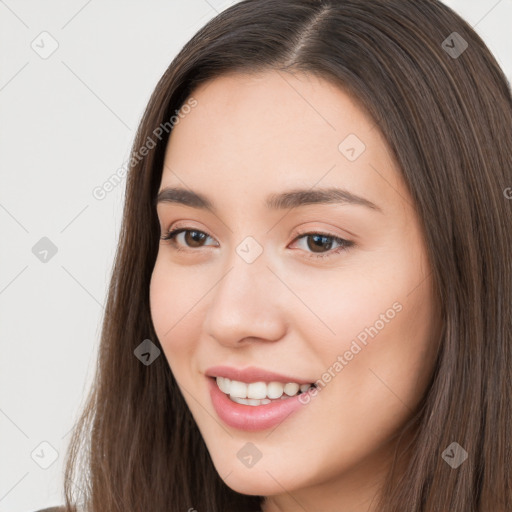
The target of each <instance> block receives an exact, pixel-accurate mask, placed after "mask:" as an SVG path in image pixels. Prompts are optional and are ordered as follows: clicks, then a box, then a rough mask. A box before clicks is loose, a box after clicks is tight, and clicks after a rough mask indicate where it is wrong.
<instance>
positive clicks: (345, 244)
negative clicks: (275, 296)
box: [160, 228, 354, 260]
mask: <svg viewBox="0 0 512 512" xmlns="http://www.w3.org/2000/svg"><path fill="white" fill-rule="evenodd" d="M192 231H195V232H197V233H202V234H204V235H206V236H208V237H210V238H212V237H211V236H210V235H209V234H208V233H206V232H204V231H200V230H199V229H187V228H176V229H173V230H171V231H168V232H167V233H166V234H165V235H163V236H161V237H160V239H161V240H170V241H171V242H172V245H173V248H174V249H175V250H176V251H185V252H189V250H191V251H194V248H190V247H189V248H188V249H184V248H183V247H180V246H179V245H178V244H177V243H176V240H175V237H176V236H177V235H178V234H180V233H182V232H192ZM313 235H320V236H322V237H325V238H329V239H332V240H333V241H334V242H337V243H338V244H340V247H338V248H336V249H329V250H328V251H327V252H325V253H322V254H315V253H311V252H310V253H309V256H307V257H308V258H312V259H315V260H318V259H321V258H329V257H332V256H334V255H336V254H339V253H341V252H343V251H348V250H349V249H350V248H351V247H352V246H353V245H354V242H352V241H350V240H345V239H343V238H340V237H337V236H334V235H332V234H329V233H322V232H316V231H313V232H304V233H297V236H296V237H295V238H294V240H293V241H294V242H295V241H296V240H299V239H301V238H304V237H307V236H313Z"/></svg>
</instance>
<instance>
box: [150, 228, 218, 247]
mask: <svg viewBox="0 0 512 512" xmlns="http://www.w3.org/2000/svg"><path fill="white" fill-rule="evenodd" d="M181 233H183V235H184V236H183V240H182V241H180V242H179V243H178V241H177V240H176V239H177V237H178V235H180V234H181ZM160 238H161V240H171V241H172V243H173V244H175V245H177V246H178V247H179V246H180V245H184V246H185V247H186V248H189V249H194V248H199V247H202V246H203V245H204V242H205V240H206V239H207V238H211V237H210V235H208V234H207V233H204V232H203V231H199V230H197V229H186V228H178V229H174V230H172V231H169V232H168V233H167V234H166V235H163V236H161V237H160Z"/></svg>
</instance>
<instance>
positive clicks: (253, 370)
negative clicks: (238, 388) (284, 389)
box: [205, 366, 313, 384]
mask: <svg viewBox="0 0 512 512" xmlns="http://www.w3.org/2000/svg"><path fill="white" fill-rule="evenodd" d="M205 375H207V376H208V377H227V378H228V379H231V380H238V381H240V382H245V383H247V384H249V383H251V382H281V383H283V384H287V383H288V382H296V383H297V384H311V383H312V382H313V381H311V380H304V379H300V378H298V377H293V376H289V375H283V374H280V373H275V372H272V371H269V370H264V369H263V368H257V367H256V366H248V367H247V368H235V367H233V366H212V367H210V368H208V369H207V370H206V372H205Z"/></svg>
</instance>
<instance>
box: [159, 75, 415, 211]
mask: <svg viewBox="0 0 512 512" xmlns="http://www.w3.org/2000/svg"><path fill="white" fill-rule="evenodd" d="M191 96H192V97H193V98H194V99H195V100H196V101H197V105H196V106H195V107H194V108H193V109H191V110H190V111H189V112H188V113H187V114H185V115H183V117H182V118H181V119H180V121H179V123H178V124H177V125H176V126H175V127H174V128H173V131H172V133H171V137H170V139H169V143H168V146H167V150H166V157H165V166H164V170H163V175H162V186H168V185H178V184H180V185H182V186H183V185H184V186H189V187H191V188H194V189H195V190H198V189H200V190H203V191H204V192H205V193H207V191H208V189H209V188H212V187H215V189H216V191H218V190H219V189H222V191H223V193H224V194H225V197H226V198H228V197H229V196H230V194H231V195H232V198H233V199H235V198H236V197H240V195H241V194H243V195H244V196H245V197H254V196H260V197H263V196H266V195H268V194H269V193H272V192H275V191H277V190H279V189H289V188H292V187H297V186H299V185H300V186H301V187H308V186H309V187H314V186H315V185H317V184H318V185H319V186H320V185H321V186H326V187H331V186H334V187H335V186H340V187H343V188H345V189H348V190H351V191H353V192H354V193H356V194H359V195H365V196H366V197H368V199H369V200H371V201H373V202H375V203H380V204H383V203H386V202H387V203H389V205H392V204H395V205H396V204H397V203H399V202H403V199H404V197H406V196H407V191H406V190H405V188H404V186H403V183H402V180H401V176H400V173H399V172H398V169H397V166H396V164H395V162H394V160H393V158H392V156H391V155H390V152H389V148H388V146H387V144H386V141H385V139H384V138H383V137H382V135H381V133H380V131H379V130H378V129H377V127H376V126H375V123H374V122H373V120H372V119H371V118H370V117H369V116H367V115H366V114H365V112H364V111H363V110H362V109H361V107H360V106H359V105H358V103H357V102H356V101H355V100H354V99H353V98H351V97H350V96H349V95H348V94H347V93H345V92H344V91H343V90H342V89H341V88H339V87H336V86H335V85H333V84H332V83H331V82H329V81H326V80H323V79H321V78H318V77H315V76H313V75H306V74H298V75H291V74H289V73H284V72H277V71H268V72H264V73H258V74H251V75H242V74H230V75H224V76H221V77H219V78H216V79H214V80H211V81H209V82H206V83H205V84H202V85H201V86H199V87H198V88H197V89H196V90H194V91H193V93H192V95H191Z"/></svg>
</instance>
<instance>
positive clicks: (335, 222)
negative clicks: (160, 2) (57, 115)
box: [65, 0, 512, 512]
mask: <svg viewBox="0 0 512 512" xmlns="http://www.w3.org/2000/svg"><path fill="white" fill-rule="evenodd" d="M511 121H512V99H511V92H510V88H509V85H508V83H507V80H506V79H505V76H504V74H503V72H502V71H501V69H500V68H499V66H498V64H497V63H496V60H495V59H494V58H493V56H492V55H491V54H490V52H489V50H488V49H487V47H486V46H485V44H484V43H483V42H482V40H481V39H480V38H479V37H478V35H477V34H476V33H475V32H474V31H473V30H472V28H471V27H470V26H469V25H468V24H467V23H466V22H464V21H463V20H462V19H461V18H460V17H459V16H458V15H456V14H455V13H454V12H453V11H452V10H450V9H449V8H447V7H446V6H444V5H443V4H442V3H440V2H438V1H436V0H418V1H415V2H409V1H404V0H387V1H384V0H346V1H338V0H318V1H314V0H279V1H276V0H246V1H242V2H240V3H238V4H236V5H234V6H232V7H230V8H228V9H227V10H225V11H224V12H222V13H221V14H219V15H218V16H216V17H215V18H214V19H213V20H211V21H210V22H209V23H208V24H207V25H206V26H205V27H204V28H203V29H201V30H200V31H199V32H198V33H197V34H196V35H195V36H194V37H193V38H192V39H191V41H189V42H188V43H187V44H186V45H185V47H184V48H183V49H182V51H181V52H180V53H179V55H178V56H177V57H176V58H175V59H174V61H173V62H172V63H171V65H170V66H169V68H168V70H167V71H166V73H165V74H164V76H163V77H162V79H161V80H160V82H159V83H158V85H157V87H156V89H155V92H154V94H153V95H152V97H151V99H150V101H149V105H148V107H147V110H146V112H145V115H144V117H143V119H142V121H141V124H140V127H139V130H138V133H137V137H136V140H135V142H134V146H133V151H132V158H131V161H130V165H131V167H130V170H129V174H128V178H127V189H126V203H125V210H124V218H123V224H122V230H121V237H120V241H119V250H118V253H117V256H116V263H115V268H114V272H113V276H112V281H111V286H110V291H109V298H108V305H107V308H106V316H105V320H104V325H103V331H102V340H101V348H100V358H99V361H98V369H97V375H96V379H95V384H94V387H93V389H92V390H91V394H90V397H89V401H88V405H87V407H86V409H85V410H84V412H83V415H82V417H81V420H80V422H79V424H78V426H77V428H76V430H75V432H74V436H73V439H72V443H71V446H70V450H69V453H68V461H67V462H68V465H67V472H66V482H65V484H66V507H65V510H75V509H74V504H76V503H77V502H78V503H80V504H81V505H83V507H84V508H83V509H84V510H87V511H91V512H96V511H100V510H101V511H107V510H108V511H123V512H127V511H135V510H137V511H140V510H150V511H152V512H154V511H164V510H166V511H170V510H172V511H187V510H188V511H189V512H192V511H198V512H202V511H206V510H209V511H219V512H220V511H222V512H226V511H257V510H258V511H260V510H261V511H264V512H276V511H286V512H289V511H296V510H307V511H320V510H321V511H335V510H336V511H339V510H350V511H353V512H359V511H363V510H364V511H381V512H384V511H385V512H391V511H393V512H397V511H403V510H407V511H418V512H420V511H421V512H434V511H448V510H449V511H450V512H459V511H460V512H462V511H464V512H468V511H478V512H488V511H491V510H492V511H504V510H510V504H511V503H512V485H511V481H512V478H511V472H510V468H511V462H512V447H511V443H510V436H507V434H509V432H510V427H511V423H512V420H511V418H512V403H511V397H512V393H511V383H512V379H511V377H512V375H511V372H512V370H511V368H512V347H511V341H512V332H511V318H512V311H511V305H510V296H511V293H512V286H511V285H512V272H511V264H510V261H511V260H510V253H511V251H512V235H511V231H512V230H511V229H510V228H511V226H512V214H511V202H510V200H509V198H510V197H512V195H511V194H510V191H511V190H512V189H510V187H512V172H511V170H512V146H511V144H510V141H511V140H512V122H511ZM324 245H325V247H323V246H324ZM507 507H509V508H507Z"/></svg>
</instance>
